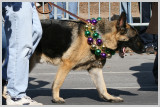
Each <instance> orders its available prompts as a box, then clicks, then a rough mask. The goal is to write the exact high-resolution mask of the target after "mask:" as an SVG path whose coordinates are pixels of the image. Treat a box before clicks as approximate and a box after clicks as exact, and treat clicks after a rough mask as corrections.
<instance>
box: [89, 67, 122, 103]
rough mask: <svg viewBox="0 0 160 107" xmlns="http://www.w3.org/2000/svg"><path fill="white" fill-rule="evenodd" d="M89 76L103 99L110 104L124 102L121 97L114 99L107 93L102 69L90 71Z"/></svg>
mask: <svg viewBox="0 0 160 107" xmlns="http://www.w3.org/2000/svg"><path fill="white" fill-rule="evenodd" d="M89 74H90V76H91V78H92V80H93V82H94V84H95V86H96V88H97V90H98V93H99V95H100V97H101V98H103V99H104V100H107V101H110V102H122V101H123V99H122V98H120V97H114V96H112V95H110V94H109V93H108V92H107V89H106V85H105V81H104V78H103V73H102V69H101V68H92V69H90V70H89Z"/></svg>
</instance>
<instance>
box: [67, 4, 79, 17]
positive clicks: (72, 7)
mask: <svg viewBox="0 0 160 107" xmlns="http://www.w3.org/2000/svg"><path fill="white" fill-rule="evenodd" d="M77 8H78V3H77V2H69V11H70V12H71V13H73V14H75V15H77ZM69 17H71V18H72V19H77V18H75V17H73V16H71V15H70V16H69Z"/></svg>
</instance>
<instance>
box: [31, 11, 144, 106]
mask: <svg viewBox="0 0 160 107" xmlns="http://www.w3.org/2000/svg"><path fill="white" fill-rule="evenodd" d="M41 23H42V27H43V36H42V39H41V41H40V43H39V45H38V47H37V49H36V51H35V53H34V54H33V56H32V57H31V59H30V66H31V68H32V67H33V65H34V63H36V62H49V63H51V64H55V65H58V66H59V69H58V71H57V74H56V77H55V80H54V82H53V86H52V94H53V101H55V102H57V103H62V102H65V101H64V99H63V98H61V97H60V96H59V91H60V87H61V86H62V84H63V82H64V80H65V78H66V76H67V75H68V73H69V72H70V71H71V70H80V69H83V70H87V71H88V72H89V74H90V76H91V78H92V80H93V82H94V84H95V86H96V88H97V90H98V92H99V95H100V97H101V98H103V99H105V100H108V101H111V102H112V101H113V102H121V101H123V99H122V98H120V97H114V96H112V95H110V94H109V93H108V92H107V89H106V85H105V82H104V78H103V74H102V68H103V66H104V65H105V62H106V59H105V60H101V58H98V57H96V56H95V54H93V52H92V51H91V50H90V45H88V43H87V38H86V37H85V33H84V31H85V29H84V26H85V23H83V22H81V21H69V20H67V21H65V20H42V21H41ZM96 30H97V32H99V33H100V35H101V36H102V40H103V43H104V45H105V46H106V47H107V48H110V49H113V50H115V49H117V48H120V46H118V45H122V44H123V46H129V44H130V40H131V39H136V40H137V41H135V40H132V43H131V44H134V45H135V46H133V45H130V47H131V48H132V46H133V48H134V47H136V49H133V50H135V51H136V52H140V51H141V49H142V44H141V42H140V39H139V37H138V34H137V31H136V30H135V29H134V28H133V27H131V26H130V25H128V24H127V23H126V14H125V13H122V14H121V16H120V18H119V20H115V21H108V20H107V19H102V20H101V21H99V22H98V23H97V24H96ZM137 38H138V39H137ZM120 41H121V42H122V43H120Z"/></svg>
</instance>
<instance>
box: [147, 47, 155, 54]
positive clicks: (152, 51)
mask: <svg viewBox="0 0 160 107" xmlns="http://www.w3.org/2000/svg"><path fill="white" fill-rule="evenodd" d="M145 52H146V53H147V54H154V52H155V51H154V47H153V46H150V47H146V48H145Z"/></svg>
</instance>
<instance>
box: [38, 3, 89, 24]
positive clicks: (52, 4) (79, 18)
mask: <svg viewBox="0 0 160 107" xmlns="http://www.w3.org/2000/svg"><path fill="white" fill-rule="evenodd" d="M48 4H49V5H50V6H51V10H50V11H47V12H41V11H40V10H39V9H38V7H37V6H36V2H35V6H36V9H37V11H38V12H39V13H41V14H48V13H51V12H52V10H53V6H55V7H57V8H58V9H60V10H62V11H64V12H66V13H68V14H70V15H72V16H73V17H76V18H77V19H78V20H81V21H82V22H84V23H86V24H88V21H86V20H85V19H83V18H81V17H79V16H77V15H75V14H73V13H71V12H69V11H67V10H66V9H64V8H62V7H60V6H58V5H56V4H54V3H52V2H48Z"/></svg>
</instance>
